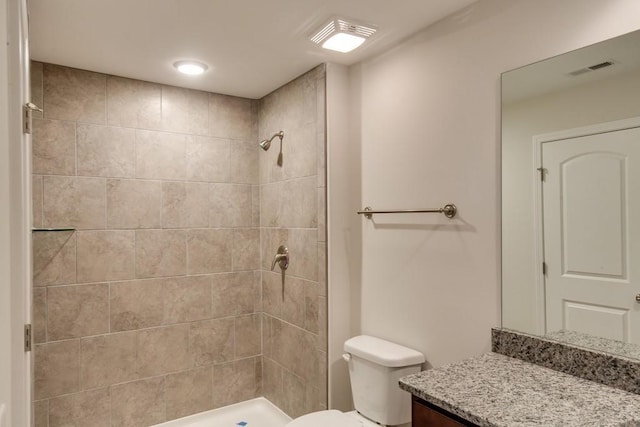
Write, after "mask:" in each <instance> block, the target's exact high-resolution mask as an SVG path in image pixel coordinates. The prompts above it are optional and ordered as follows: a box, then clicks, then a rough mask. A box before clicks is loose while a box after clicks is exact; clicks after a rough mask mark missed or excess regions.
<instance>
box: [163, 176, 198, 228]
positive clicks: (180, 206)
mask: <svg viewBox="0 0 640 427" xmlns="http://www.w3.org/2000/svg"><path fill="white" fill-rule="evenodd" d="M208 226H209V185H208V184H205V183H197V182H163V183H162V227H163V228H206V227H208Z"/></svg>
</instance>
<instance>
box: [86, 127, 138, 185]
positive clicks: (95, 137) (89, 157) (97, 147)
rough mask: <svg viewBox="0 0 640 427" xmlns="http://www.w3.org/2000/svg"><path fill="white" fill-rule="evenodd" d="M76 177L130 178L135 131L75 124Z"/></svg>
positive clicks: (131, 174) (133, 159)
mask: <svg viewBox="0 0 640 427" xmlns="http://www.w3.org/2000/svg"><path fill="white" fill-rule="evenodd" d="M77 135H78V137H77V139H78V175H88V176H105V177H113V178H133V176H134V175H135V141H136V140H135V135H136V134H135V131H134V130H133V129H122V128H117V127H111V126H95V125H83V124H78V129H77Z"/></svg>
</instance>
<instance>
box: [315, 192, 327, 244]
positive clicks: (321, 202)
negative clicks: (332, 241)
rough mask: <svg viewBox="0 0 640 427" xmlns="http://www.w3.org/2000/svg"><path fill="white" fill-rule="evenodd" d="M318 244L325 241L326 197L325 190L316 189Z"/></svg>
mask: <svg viewBox="0 0 640 427" xmlns="http://www.w3.org/2000/svg"><path fill="white" fill-rule="evenodd" d="M317 215H318V221H317V224H318V242H326V241H327V195H326V189H325V188H318V206H317Z"/></svg>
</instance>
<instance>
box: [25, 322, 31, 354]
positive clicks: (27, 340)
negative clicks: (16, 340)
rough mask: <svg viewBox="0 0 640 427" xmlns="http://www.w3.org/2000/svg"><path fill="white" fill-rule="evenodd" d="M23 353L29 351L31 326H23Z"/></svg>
mask: <svg viewBox="0 0 640 427" xmlns="http://www.w3.org/2000/svg"><path fill="white" fill-rule="evenodd" d="M24 351H31V324H30V323H29V324H26V325H24Z"/></svg>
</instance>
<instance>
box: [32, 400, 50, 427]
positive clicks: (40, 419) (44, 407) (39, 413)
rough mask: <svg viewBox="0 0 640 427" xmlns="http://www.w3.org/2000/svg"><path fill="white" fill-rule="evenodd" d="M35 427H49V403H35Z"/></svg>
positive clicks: (40, 401)
mask: <svg viewBox="0 0 640 427" xmlns="http://www.w3.org/2000/svg"><path fill="white" fill-rule="evenodd" d="M33 427H49V401H48V400H37V401H35V402H33Z"/></svg>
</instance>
